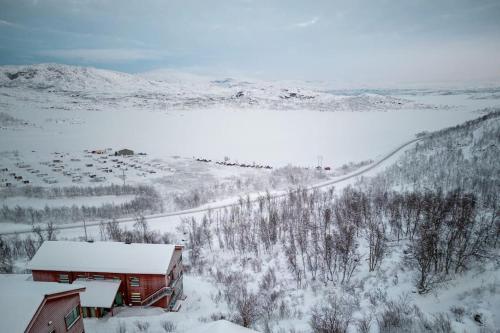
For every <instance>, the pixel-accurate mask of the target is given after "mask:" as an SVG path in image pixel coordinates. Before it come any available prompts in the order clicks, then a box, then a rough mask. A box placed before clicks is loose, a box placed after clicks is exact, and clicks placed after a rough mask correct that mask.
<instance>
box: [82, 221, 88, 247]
mask: <svg viewBox="0 0 500 333" xmlns="http://www.w3.org/2000/svg"><path fill="white" fill-rule="evenodd" d="M83 231H84V232H85V241H86V242H87V241H88V240H89V239H88V238H87V224H86V223H85V218H83Z"/></svg>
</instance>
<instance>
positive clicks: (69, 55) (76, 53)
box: [38, 48, 167, 63]
mask: <svg viewBox="0 0 500 333" xmlns="http://www.w3.org/2000/svg"><path fill="white" fill-rule="evenodd" d="M38 55H41V56H45V57H53V58H60V59H65V60H72V61H83V62H92V63H110V62H127V61H137V60H159V59H162V58H164V57H165V56H166V55H167V53H166V52H160V51H157V50H149V49H111V48H110V49H59V50H42V51H39V52H38Z"/></svg>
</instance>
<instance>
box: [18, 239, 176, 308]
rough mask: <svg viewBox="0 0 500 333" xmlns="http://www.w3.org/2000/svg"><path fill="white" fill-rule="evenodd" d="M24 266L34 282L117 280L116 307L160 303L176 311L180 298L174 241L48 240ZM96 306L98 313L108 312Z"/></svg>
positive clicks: (155, 304) (156, 304) (160, 305)
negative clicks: (152, 242)
mask: <svg viewBox="0 0 500 333" xmlns="http://www.w3.org/2000/svg"><path fill="white" fill-rule="evenodd" d="M28 268H29V269H31V271H32V275H33V280H34V281H52V282H60V283H73V282H74V281H75V280H77V279H80V281H81V280H115V281H120V285H119V288H118V293H117V294H116V297H115V301H114V306H116V305H122V304H125V305H129V306H159V307H162V308H165V309H169V310H174V311H175V310H177V309H178V307H179V306H180V305H179V304H178V303H177V300H178V299H179V297H182V291H183V283H182V247H181V246H178V245H169V244H138V243H132V244H128V243H122V242H71V241H46V242H44V243H43V244H42V246H41V247H40V249H39V250H38V251H37V253H36V254H35V256H34V257H33V259H32V260H31V262H30V263H29V264H28ZM75 283H78V281H77V282H75ZM101 287H102V286H101ZM86 288H87V289H89V288H92V286H91V285H86ZM109 288H113V284H109ZM88 291H89V290H87V292H88ZM90 310H92V309H90ZM96 310H97V311H99V314H98V315H97V316H102V315H103V313H102V311H106V310H105V308H102V309H96ZM86 315H89V316H93V315H95V314H94V313H92V312H88V313H87V312H86Z"/></svg>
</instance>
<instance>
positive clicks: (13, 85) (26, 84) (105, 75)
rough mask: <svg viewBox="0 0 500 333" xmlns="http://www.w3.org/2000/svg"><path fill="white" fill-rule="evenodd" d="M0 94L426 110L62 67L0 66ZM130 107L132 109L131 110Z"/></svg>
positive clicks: (371, 98) (227, 81) (160, 103)
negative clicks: (9, 92) (33, 91)
mask: <svg viewBox="0 0 500 333" xmlns="http://www.w3.org/2000/svg"><path fill="white" fill-rule="evenodd" d="M0 89H8V90H9V91H11V93H12V92H13V91H14V92H15V94H17V95H22V94H23V93H25V92H26V91H27V90H28V89H29V90H36V91H37V92H38V93H42V94H43V93H50V94H56V95H62V96H64V97H70V98H72V99H75V100H74V101H72V102H71V103H73V104H77V103H79V102H82V101H79V99H80V100H81V99H84V101H83V102H89V99H90V100H91V101H92V103H95V104H97V106H99V105H101V106H105V105H106V104H107V103H110V102H112V104H113V105H116V104H120V103H124V102H127V103H130V102H131V103H132V105H133V106H135V107H145V108H153V109H158V108H160V109H167V110H168V109H193V108H197V109H200V108H210V107H221V106H222V107H234V108H264V109H267V108H270V109H280V110H281V109H282V110H289V109H305V110H316V111H370V110H389V109H405V108H429V107H431V106H428V105H421V104H416V103H414V102H412V101H409V100H406V99H403V98H398V97H393V96H388V95H381V94H376V93H362V94H357V95H341V94H334V93H331V92H327V91H323V90H322V89H321V88H319V87H318V88H316V87H314V85H313V84H310V83H306V82H300V81H262V80H252V81H250V80H237V79H234V78H222V79H219V78H211V77H206V76H201V75H195V74H191V73H183V72H177V71H174V70H159V71H151V72H147V73H141V74H128V73H122V72H116V71H110V70H104V69H97V68H92V67H79V66H70V65H62V64H36V65H22V66H0ZM129 105H130V104H129Z"/></svg>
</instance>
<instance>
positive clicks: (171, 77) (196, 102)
mask: <svg viewBox="0 0 500 333" xmlns="http://www.w3.org/2000/svg"><path fill="white" fill-rule="evenodd" d="M495 94H496V92H495V91H493V92H491V91H489V90H487V91H485V90H481V89H479V90H464V91H455V92H453V91H446V90H444V91H443V90H435V91H422V90H414V91H408V90H404V91H396V90H395V91H371V92H366V91H349V92H347V91H345V92H342V91H335V92H331V91H329V90H328V89H327V87H325V86H322V85H319V84H311V83H302V82H263V81H242V80H235V79H226V78H222V79H220V78H205V77H199V76H193V75H182V74H180V73H175V72H155V73H146V74H142V75H129V74H124V73H116V72H110V71H104V70H96V69H92V68H78V67H70V66H62V65H35V66H24V67H1V68H0V120H2V122H1V123H0V178H1V184H2V186H5V184H6V183H11V185H10V186H9V187H15V188H16V189H22V188H23V186H41V187H44V188H55V187H67V186H87V187H88V186H90V187H92V186H102V185H112V184H117V185H120V184H123V183H124V182H126V183H127V184H133V185H141V184H145V185H150V186H153V187H154V188H155V189H156V190H157V191H158V192H160V194H161V199H162V200H163V201H164V209H165V210H166V211H171V210H175V209H176V208H177V209H179V207H183V209H188V208H194V207H202V208H203V207H217V205H219V206H222V205H226V204H230V203H234V202H237V201H238V197H239V196H243V195H245V194H249V195H250V197H251V198H255V197H256V196H257V193H259V194H264V193H265V191H266V190H269V191H270V193H271V194H282V193H284V191H286V189H287V188H288V187H297V186H310V185H313V184H319V183H324V182H328V181H331V180H334V179H335V178H336V177H339V176H340V175H342V174H345V173H349V172H353V171H354V170H356V169H359V168H363V167H366V166H367V165H370V163H372V162H366V161H377V160H379V159H380V158H381V157H383V156H385V155H386V154H388V153H389V152H391V151H392V150H393V149H394V148H396V147H398V146H399V145H401V144H402V143H404V142H407V141H409V140H412V139H414V138H415V136H416V135H417V134H418V133H422V132H427V131H435V130H439V129H442V128H445V127H449V126H455V125H458V124H461V123H463V122H465V121H467V120H470V119H473V118H477V117H478V116H480V115H481V112H478V110H480V109H483V108H491V107H495V106H499V105H500V100H499V99H498V98H496V97H495V96H496V95H495ZM495 121H497V120H495ZM495 124H496V123H495ZM495 124H494V125H495ZM492 126H493V125H492ZM474 133H475V134H474V135H473V136H474V137H478V136H479V134H481V133H480V132H474ZM476 134H477V135H476ZM476 139H477V140H479V139H480V138H475V140H476ZM477 140H476V141H477ZM464 145H465V144H464ZM492 146H494V145H492ZM412 147H414V145H413V144H412V145H410V146H408V147H407V148H405V149H404V150H402V151H400V152H398V153H397V154H395V155H394V156H392V157H391V158H389V159H388V160H386V161H384V162H383V163H382V164H381V165H379V166H377V168H375V169H371V170H370V171H368V172H366V173H364V174H363V177H372V176H376V175H377V174H379V173H381V172H383V171H385V170H389V169H390V168H391V167H392V166H394V165H397V164H396V163H399V162H398V161H401V160H400V159H401V158H402V157H403V156H405V155H404V154H406V153H405V151H406V152H407V151H409V150H411V149H412ZM121 148H130V149H133V150H134V151H135V152H142V153H145V154H146V155H140V156H138V155H136V156H134V157H114V156H111V155H112V153H113V152H114V151H116V150H118V149H121ZM101 149H102V150H105V153H104V154H94V153H92V152H91V151H92V150H101ZM491 149H495V148H491ZM488 156H490V155H488ZM196 159H204V160H211V161H200V160H196ZM361 161H365V162H364V163H361V164H359V165H352V164H351V165H347V164H348V163H349V162H361ZM216 162H225V163H226V164H237V165H240V164H244V165H245V166H237V165H232V166H230V165H223V164H221V163H216ZM318 164H320V165H322V167H323V168H322V170H320V171H319V170H315V167H316V166H317V165H318ZM256 166H261V167H260V168H259V167H256ZM263 166H270V167H272V169H266V168H263ZM343 166H344V167H343ZM324 167H331V169H332V170H324ZM5 169H6V170H5ZM393 169H394V168H393ZM2 170H3V171H2ZM107 170H111V171H107ZM392 172H394V170H392ZM12 173H16V176H22V180H21V179H19V180H16V179H15V178H13V177H15V176H12V175H11V174H12ZM124 176H125V177H124ZM401 179H402V177H401ZM25 180H28V181H29V183H28V184H24V183H23V182H24V181H25ZM359 182H360V178H359V177H356V178H351V179H348V180H346V181H344V182H341V183H338V184H335V189H336V193H340V192H341V190H342V189H344V188H346V187H347V186H349V185H353V184H356V183H359ZM399 185H400V186H401V184H399ZM1 190H2V191H3V192H2V193H8V191H7V189H1ZM15 193H16V195H15V196H9V195H6V196H0V198H1V199H0V200H1V203H0V206H5V207H10V208H14V207H16V206H20V207H31V208H34V209H43V208H44V207H45V206H48V207H60V206H72V205H76V206H82V205H87V206H93V207H98V206H99V205H102V204H112V205H119V204H124V203H127V202H130V201H131V200H132V199H134V197H135V196H133V195H118V196H115V195H102V196H76V197H71V198H66V197H57V198H51V199H48V198H47V199H45V198H35V197H31V198H25V197H23V196H20V195H19V192H15ZM216 211H217V212H216ZM216 211H215V210H214V212H213V214H219V212H220V213H221V214H223V213H224V212H226V211H227V209H224V210H222V209H220V210H216ZM204 214H205V212H203V211H201V212H200V211H194V212H192V213H189V212H187V213H186V214H183V215H182V216H179V215H174V216H165V215H161V216H160V215H159V214H158V215H157V216H155V217H154V218H153V217H151V218H149V219H148V225H149V228H150V230H151V231H155V232H158V233H167V234H168V237H169V239H170V241H171V242H175V243H181V244H185V245H188V243H189V240H188V239H187V236H186V232H185V230H181V227H182V224H183V218H189V219H190V218H193V219H195V220H198V221H200V220H202V218H203V216H204ZM0 218H1V217H0ZM0 222H3V223H1V224H0V232H15V231H25V232H29V231H30V230H31V225H28V224H24V225H22V224H19V223H12V222H11V221H0ZM93 222H96V223H94V224H93V223H91V224H90V225H88V226H87V229H86V231H85V232H84V229H83V225H82V224H81V223H80V222H79V221H77V220H75V221H73V222H72V221H68V223H67V224H64V227H65V228H62V229H61V230H59V231H58V232H57V233H56V237H57V238H58V239H69V240H77V239H80V240H81V239H83V236H84V234H86V235H87V237H90V238H92V239H95V240H99V239H101V238H103V229H102V227H100V226H99V224H98V222H99V221H93ZM134 223H135V221H134V219H133V218H130V217H128V218H126V219H124V220H123V223H121V224H120V226H121V227H122V228H125V229H127V230H133V228H134ZM75 225H76V226H80V225H81V226H82V227H81V228H74V226H75ZM66 227H67V228H66ZM23 237H26V235H23V236H21V238H23ZM214 242H215V241H214ZM409 244H410V243H409V242H407V240H402V242H401V243H397V244H396V243H391V244H390V245H389V247H390V248H389V251H387V253H386V256H385V258H384V261H383V263H382V264H381V265H380V267H379V268H378V269H377V270H375V271H372V272H370V271H368V269H367V267H365V266H366V265H365V263H364V261H363V265H361V266H360V268H359V269H358V270H356V273H355V274H354V277H353V282H352V284H350V285H347V286H346V285H343V284H338V283H328V285H327V286H326V287H325V285H324V284H322V283H320V282H319V281H313V282H311V283H310V284H307V283H306V286H304V287H300V288H296V287H295V286H296V284H295V283H296V282H295V280H294V277H293V276H292V274H290V272H289V269H288V268H287V267H286V266H287V261H286V258H285V257H284V254H283V251H282V249H281V247H280V245H276V246H275V248H274V249H273V250H272V251H271V252H270V253H261V254H260V255H261V257H262V258H261V261H259V262H257V260H256V258H253V259H252V258H250V257H251V255H250V254H247V253H245V254H244V255H243V254H240V253H237V252H234V253H233V252H231V251H229V250H228V249H224V248H217V247H215V248H214V249H212V247H211V246H210V251H209V250H208V249H207V248H206V247H205V249H204V250H203V251H204V259H205V260H206V261H207V263H208V266H210V269H205V270H204V271H203V269H201V271H200V272H197V271H195V270H193V271H191V272H189V273H188V274H186V275H185V282H184V283H185V294H186V295H187V299H186V300H185V301H184V303H183V306H182V308H181V311H180V312H178V313H165V312H163V311H161V310H159V309H129V308H120V309H118V311H117V313H116V315H115V316H114V317H107V318H104V319H100V320H97V319H85V325H86V331H87V332H102V333H104V332H115V331H117V330H118V328H119V326H120V325H123V324H124V325H126V326H127V328H128V329H129V330H128V331H130V332H133V331H134V327H135V323H136V322H141V321H147V322H149V323H150V328H149V331H148V332H153V333H154V332H163V331H164V330H163V328H162V323H163V322H164V321H170V322H172V323H173V324H175V326H176V327H177V328H176V331H177V332H185V331H187V330H190V329H196V327H197V326H198V325H200V324H201V323H203V322H205V321H211V320H213V319H214V318H216V317H218V316H220V314H227V313H228V312H229V311H231V309H230V308H229V306H228V305H227V304H226V303H225V302H224V301H223V300H222V296H221V292H222V291H224V288H225V287H226V286H224V284H223V283H221V282H220V281H217V278H216V277H217V274H216V273H217V271H218V270H220V271H222V268H224V269H227V270H228V271H231V270H233V271H234V272H237V273H238V272H245V274H248V275H249V276H250V278H249V279H250V281H249V285H251V286H253V287H256V286H257V285H258V284H259V283H260V281H261V280H260V279H261V278H263V275H264V273H265V272H266V271H267V269H268V268H273V269H276V273H277V274H278V285H279V286H280V288H282V290H281V291H282V292H284V293H285V296H284V300H286V302H287V306H288V311H289V312H290V313H288V314H287V315H286V316H284V317H283V318H281V319H279V320H276V321H271V323H272V325H271V326H272V327H268V328H269V329H270V330H268V332H280V333H282V332H309V331H310V327H309V318H310V315H311V307H312V306H313V304H315V303H316V302H317V301H318V300H319V299H321V297H322V295H323V294H325V293H334V294H336V295H348V297H353V298H354V299H357V302H358V303H359V304H357V305H356V308H357V310H356V311H355V312H354V318H353V320H352V324H351V326H350V330H349V331H348V332H356V331H357V330H356V327H357V326H356V323H357V322H358V321H359V320H361V319H362V318H368V317H369V318H371V319H372V320H371V328H370V329H369V330H368V331H367V332H372V333H376V332H378V330H377V329H376V327H377V322H376V320H377V319H376V318H378V317H377V316H379V315H380V311H381V308H382V307H383V305H384V304H385V302H386V301H388V300H395V299H399V298H400V297H403V296H404V297H407V299H408V301H409V303H410V304H412V306H413V305H417V306H418V307H419V308H420V310H421V311H423V312H424V315H423V317H425V318H428V319H429V320H433V319H432V318H434V317H433V315H435V314H437V313H447V314H449V315H450V316H451V315H452V313H451V310H450V307H451V306H455V305H457V304H458V305H460V306H461V308H462V309H463V311H464V313H463V314H462V316H463V318H451V319H452V320H451V322H452V324H451V325H452V328H453V329H454V330H455V331H456V332H495V331H494V328H495V327H498V325H500V321H499V318H500V313H499V311H498V308H499V307H500V297H499V296H498V295H499V293H498V290H499V289H498V288H500V286H499V280H498V279H499V274H498V272H499V270H498V263H497V262H496V263H495V262H494V261H489V262H488V263H487V264H485V265H481V264H477V265H476V264H474V265H471V267H468V268H469V270H468V271H467V272H466V273H463V274H456V276H453V277H452V278H450V279H449V280H448V281H445V283H443V284H441V285H440V286H439V287H438V288H436V289H435V290H434V291H433V292H431V293H429V294H425V295H421V294H418V293H417V291H416V289H415V285H414V279H413V272H412V271H411V270H408V267H407V266H405V265H404V263H403V257H404V256H405V255H406V253H405V251H406V248H407V246H408V245H409ZM359 252H360V253H361V254H362V255H361V257H362V258H363V259H365V257H366V254H367V252H368V244H367V243H366V241H365V242H363V241H360V243H359ZM186 258H187V262H189V254H188V253H187V255H186ZM23 260H24V261H25V259H22V260H19V261H18V262H17V267H16V270H17V271H22V270H23ZM247 277H248V276H247ZM247 277H246V278H247ZM412 311H413V310H412ZM478 313H480V314H481V316H482V317H481V318H482V320H483V321H484V322H485V323H486V325H485V326H480V325H478V324H477V321H474V319H473V317H474V315H476V314H478ZM423 317H422V318H423ZM256 326H257V328H259V329H263V326H262V325H261V326H259V325H256ZM442 332H443V333H444V332H445V331H444V330H443V331H442ZM497 332H498V331H497Z"/></svg>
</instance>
